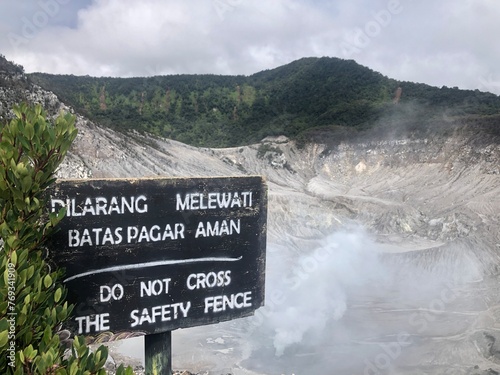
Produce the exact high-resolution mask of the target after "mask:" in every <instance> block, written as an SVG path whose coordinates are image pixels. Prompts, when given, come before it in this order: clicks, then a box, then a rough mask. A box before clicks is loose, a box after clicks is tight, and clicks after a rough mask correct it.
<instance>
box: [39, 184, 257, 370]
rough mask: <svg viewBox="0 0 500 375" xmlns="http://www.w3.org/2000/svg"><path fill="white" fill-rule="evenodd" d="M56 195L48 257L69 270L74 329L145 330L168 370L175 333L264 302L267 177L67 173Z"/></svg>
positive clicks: (151, 355)
mask: <svg viewBox="0 0 500 375" xmlns="http://www.w3.org/2000/svg"><path fill="white" fill-rule="evenodd" d="M49 194H50V199H49V204H50V207H49V209H50V211H52V212H57V211H58V210H60V209H61V208H63V207H65V208H66V216H65V217H64V218H63V220H62V221H61V222H60V224H59V228H60V229H59V231H58V232H57V233H56V234H55V235H54V236H53V237H52V238H51V239H50V242H49V246H48V249H49V257H48V258H49V261H51V262H53V263H55V265H56V266H58V267H64V268H65V269H66V274H65V279H64V283H65V284H66V286H67V288H68V297H67V299H68V302H69V303H72V304H75V309H74V311H73V312H74V316H73V318H72V319H71V321H69V322H68V325H67V327H66V328H67V329H69V330H70V331H71V332H72V333H73V334H75V335H85V336H87V337H89V338H90V340H97V341H101V342H102V341H109V340H118V339H121V338H126V337H131V336H136V335H146V338H145V342H146V358H147V361H149V362H148V363H147V366H157V368H161V367H163V368H171V363H170V358H164V360H160V359H159V356H158V353H160V352H163V351H169V350H170V331H172V330H174V329H177V328H187V327H193V326H198V325H204V324H213V323H218V322H220V321H226V320H231V319H235V318H241V317H245V316H250V315H252V314H253V313H254V311H255V310H256V309H257V308H259V307H260V306H263V304H264V279H265V249H266V219H267V187H266V184H265V181H264V180H263V179H262V177H258V176H251V177H216V178H160V179H114V180H62V181H59V182H57V183H56V184H55V185H54V187H53V188H52V189H51V190H50V192H49ZM168 371H169V370H167V372H165V373H169V372H168ZM170 371H171V370H170ZM147 373H148V370H147ZM158 373H161V372H158Z"/></svg>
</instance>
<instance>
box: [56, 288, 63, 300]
mask: <svg viewBox="0 0 500 375" xmlns="http://www.w3.org/2000/svg"><path fill="white" fill-rule="evenodd" d="M61 295H62V289H61V288H57V290H56V292H55V293H54V301H55V302H59V300H60V299H61Z"/></svg>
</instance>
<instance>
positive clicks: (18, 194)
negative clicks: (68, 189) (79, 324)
mask: <svg viewBox="0 0 500 375" xmlns="http://www.w3.org/2000/svg"><path fill="white" fill-rule="evenodd" d="M13 110H14V113H15V118H14V119H13V120H12V121H11V122H10V123H9V124H5V125H4V126H3V127H2V129H1V131H0V215H1V216H0V276H1V277H0V295H1V297H2V298H1V300H0V352H1V353H2V355H1V357H0V373H2V374H15V375H17V374H44V375H47V374H58V375H64V374H69V375H84V374H85V375H91V374H99V375H101V374H105V370H104V369H103V366H104V363H105V362H106V359H107V355H108V353H107V349H106V348H105V347H104V346H101V347H100V348H99V349H97V350H96V351H95V352H90V351H89V348H88V347H87V346H86V345H85V343H84V339H83V338H81V337H77V338H75V340H74V341H73V344H72V345H71V351H70V352H71V354H68V355H66V356H65V353H64V352H65V349H66V347H65V346H64V345H61V343H60V341H61V338H60V336H59V335H60V334H62V332H59V330H60V329H61V328H60V327H61V324H62V323H63V322H64V321H66V320H67V319H68V318H69V316H70V314H71V311H72V306H69V305H68V303H67V302H66V301H65V298H66V289H65V288H64V286H63V285H62V284H61V277H62V271H61V270H54V269H50V267H49V266H48V265H47V263H46V262H45V260H44V242H45V240H46V239H47V237H48V236H50V234H51V233H52V232H53V231H54V229H55V227H56V225H57V223H58V222H59V221H60V220H61V219H62V217H63V216H64V214H65V211H63V210H61V211H60V212H59V214H56V213H51V214H47V213H46V212H47V211H46V209H45V207H46V202H45V198H44V192H45V190H46V188H47V187H48V186H49V185H51V184H52V183H53V182H54V180H55V178H54V172H55V171H56V169H57V167H58V166H59V164H60V163H61V161H62V160H63V158H64V156H65V154H66V152H67V151H68V149H69V147H70V145H71V143H72V142H73V140H74V139H75V137H76V134H77V130H76V128H75V125H74V124H75V117H74V116H72V115H70V114H64V115H63V114H61V115H59V116H58V117H57V118H56V119H55V120H54V121H53V123H51V122H49V121H47V119H46V114H45V113H44V111H43V109H42V107H41V106H40V105H37V106H29V105H27V104H21V105H20V106H17V107H15V108H14V109H13ZM64 333H65V334H67V332H64ZM127 372H128V373H131V370H129V371H127ZM122 373H123V369H122Z"/></svg>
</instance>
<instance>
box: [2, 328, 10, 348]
mask: <svg viewBox="0 0 500 375" xmlns="http://www.w3.org/2000/svg"><path fill="white" fill-rule="evenodd" d="M8 334H9V332H8V331H7V330H5V331H2V332H0V348H3V347H4V346H7V342H8V341H9V335H8Z"/></svg>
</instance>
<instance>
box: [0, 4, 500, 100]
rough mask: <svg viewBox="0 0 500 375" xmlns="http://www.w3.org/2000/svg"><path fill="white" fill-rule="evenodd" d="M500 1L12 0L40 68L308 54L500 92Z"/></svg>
mask: <svg viewBox="0 0 500 375" xmlns="http://www.w3.org/2000/svg"><path fill="white" fill-rule="evenodd" d="M499 20H500V1H498V0H439V1H436V0H140V1H137V0H33V1H31V0H0V35H1V37H0V53H1V54H3V55H5V56H6V57H7V58H8V59H9V60H12V61H15V62H16V63H19V64H21V65H23V66H24V67H25V69H26V71H28V72H33V71H42V72H49V73H59V74H75V75H86V74H88V75H92V76H122V77H129V76H150V75H158V74H177V73H179V74H180V73H214V74H247V75H248V74H252V73H256V72H258V71H261V70H264V69H271V68H275V67H277V66H280V65H283V64H286V63H288V62H291V61H293V60H296V59H299V58H301V57H307V56H331V57H340V58H344V59H354V60H356V61H357V62H358V63H360V64H362V65H365V66H368V67H370V68H371V69H373V70H376V71H379V72H381V73H383V74H384V75H387V76H389V77H391V78H396V79H400V80H407V81H414V82H424V83H428V84H431V85H435V86H443V85H445V86H449V87H454V86H458V87H460V88H469V89H479V90H482V91H490V92H494V93H496V94H500V43H499V42H498V40H497V39H498V37H499V36H500V21H499Z"/></svg>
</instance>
